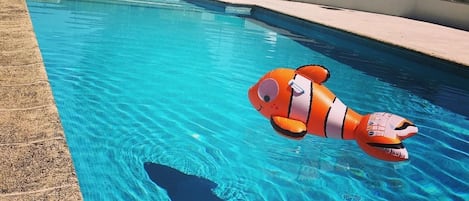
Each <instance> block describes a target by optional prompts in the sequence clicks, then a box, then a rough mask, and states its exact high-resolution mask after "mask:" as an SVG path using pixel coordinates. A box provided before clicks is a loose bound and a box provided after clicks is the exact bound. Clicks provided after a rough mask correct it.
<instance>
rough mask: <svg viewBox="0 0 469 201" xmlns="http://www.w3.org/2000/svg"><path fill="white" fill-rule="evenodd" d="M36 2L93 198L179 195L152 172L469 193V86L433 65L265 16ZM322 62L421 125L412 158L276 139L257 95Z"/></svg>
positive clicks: (390, 192)
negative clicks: (258, 86)
mask: <svg viewBox="0 0 469 201" xmlns="http://www.w3.org/2000/svg"><path fill="white" fill-rule="evenodd" d="M28 6H29V9H30V13H31V17H32V20H33V25H34V29H35V32H36V34H37V37H38V41H39V45H40V49H41V52H42V54H43V57H44V61H45V65H46V69H47V73H48V76H49V79H50V82H51V85H52V89H53V93H54V97H55V100H56V102H57V106H58V109H59V114H60V116H61V120H62V124H63V126H64V130H65V134H66V138H67V142H68V145H69V147H70V150H71V153H72V157H73V161H74V165H75V168H76V171H77V174H78V179H79V182H80V188H81V190H82V193H83V196H84V199H85V200H166V199H168V195H167V193H166V192H165V191H164V190H163V189H162V188H160V187H158V186H157V185H156V184H155V183H153V182H152V181H151V180H150V178H149V177H148V175H147V173H146V172H145V170H144V164H145V162H153V163H158V164H163V165H166V166H169V167H172V168H174V169H177V170H179V171H181V172H184V173H186V174H191V175H197V176H200V177H203V178H206V179H208V180H211V181H213V182H214V183H216V184H218V186H217V188H215V190H214V191H215V193H216V195H217V196H218V197H220V198H223V199H226V200H269V201H270V200H398V199H401V200H410V199H416V200H464V199H465V198H467V197H468V196H469V195H468V192H469V186H468V183H467V181H468V178H467V177H468V176H467V175H468V174H467V172H468V167H467V165H468V164H469V161H468V159H469V157H468V153H467V152H468V148H467V142H468V136H467V135H468V133H469V130H468V129H467V125H468V123H469V120H468V119H469V114H468V113H469V111H468V110H467V103H468V102H469V97H468V94H469V93H468V92H469V89H468V87H469V81H468V79H467V77H465V76H467V75H455V74H453V73H450V72H447V71H444V70H441V69H440V68H434V66H430V65H429V64H438V65H440V63H438V62H435V61H434V60H431V59H428V58H423V57H422V58H421V57H419V56H415V55H414V54H413V53H408V52H403V51H400V50H392V48H389V47H386V46H384V47H383V46H381V45H379V44H376V43H373V42H367V41H365V40H362V39H359V38H355V37H353V36H349V35H345V34H342V33H338V32H335V31H333V30H329V29H325V28H321V27H315V29H311V30H306V31H304V30H300V29H301V27H288V26H294V25H295V24H296V23H297V21H295V19H287V18H282V17H281V16H275V17H276V18H272V17H271V15H272V13H271V12H270V11H268V10H263V9H259V10H257V11H255V12H253V13H252V15H251V16H252V17H249V16H245V17H240V16H236V15H230V14H226V13H224V12H221V11H223V9H221V10H217V9H216V8H218V7H216V6H215V10H209V9H208V8H206V7H205V6H206V5H205V4H198V5H194V4H190V3H187V2H183V1H139V2H134V3H129V2H127V3H125V2H120V3H116V2H114V3H110V1H105V2H104V1H102V2H95V1H94V2H92V1H60V3H44V2H34V1H28ZM254 17H255V18H254ZM256 19H263V20H267V21H259V20H256ZM286 22H289V23H286ZM274 24H275V25H277V26H276V27H274V26H272V25H274ZM280 27H284V28H292V29H294V30H296V32H290V31H287V30H285V29H282V28H280ZM298 33H304V34H305V35H308V38H306V37H304V36H301V35H299V34H298ZM370 50H375V51H370ZM376 50H380V51H376ZM381 50H388V51H386V52H382V51H381ZM309 63H317V64H322V65H325V66H326V67H328V68H329V70H330V71H331V78H330V79H329V81H328V82H327V83H326V85H327V86H328V87H329V88H330V89H331V90H332V91H334V92H335V93H336V94H337V95H338V97H340V98H341V100H342V101H343V102H344V103H346V104H347V105H348V106H350V107H351V108H353V109H355V110H356V111H357V112H360V113H369V112H373V111H388V112H392V113H395V114H399V115H402V116H404V117H408V118H409V119H411V120H413V121H414V123H416V124H417V125H418V126H419V129H420V132H419V134H418V135H416V136H414V137H412V138H410V139H408V140H406V146H407V149H408V150H409V153H410V157H411V158H410V160H409V161H408V162H403V163H389V162H382V161H378V160H376V159H373V158H371V157H368V156H367V155H366V154H364V153H363V152H362V151H361V150H360V149H359V148H358V147H357V145H356V144H355V143H354V142H352V141H349V142H346V141H336V140H332V139H322V138H318V137H314V136H308V137H307V138H306V139H304V140H302V141H292V140H288V139H285V138H283V137H281V136H278V135H277V134H275V132H274V131H273V130H272V128H271V127H270V124H269V123H268V121H266V120H265V119H264V118H263V117H261V116H260V115H259V114H258V113H257V111H256V110H255V109H254V108H252V107H251V105H250V103H249V101H248V99H247V89H248V88H249V87H250V86H251V85H252V84H253V83H255V82H256V81H257V80H258V79H259V77H260V76H262V75H263V74H264V73H265V72H267V71H269V70H271V69H273V68H276V67H279V66H288V67H292V68H294V67H297V66H300V65H303V64H309ZM441 65H446V64H441ZM370 103H373V104H370Z"/></svg>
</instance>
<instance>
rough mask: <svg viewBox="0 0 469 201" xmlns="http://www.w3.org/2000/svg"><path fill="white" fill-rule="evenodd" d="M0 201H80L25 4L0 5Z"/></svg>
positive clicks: (5, 0)
mask: <svg viewBox="0 0 469 201" xmlns="http://www.w3.org/2000/svg"><path fill="white" fill-rule="evenodd" d="M0 200H82V195H81V193H80V189H79V185H78V180H77V177H76V174H75V170H74V167H73V164H72V160H71V157H70V153H69V150H68V147H67V143H66V142H65V138H64V132H63V129H62V125H61V123H60V119H59V116H58V112H57V108H56V105H55V102H54V99H53V97H52V92H51V88H50V85H49V81H48V79H47V74H46V72H45V68H44V64H43V61H42V57H41V53H40V51H39V48H38V43H37V40H36V37H35V34H34V32H33V29H32V24H31V20H30V17H29V13H28V11H27V8H26V4H25V2H24V0H1V1H0Z"/></svg>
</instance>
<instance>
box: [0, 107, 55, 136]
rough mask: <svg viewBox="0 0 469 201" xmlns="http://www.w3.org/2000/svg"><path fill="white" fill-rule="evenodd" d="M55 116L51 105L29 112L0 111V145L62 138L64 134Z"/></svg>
mask: <svg viewBox="0 0 469 201" xmlns="http://www.w3.org/2000/svg"><path fill="white" fill-rule="evenodd" d="M56 114H57V110H56V107H55V105H53V104H51V105H47V106H43V107H39V108H34V109H29V110H13V111H12V110H4V111H0V145H1V144H4V145H12V144H18V143H24V142H32V141H38V140H43V139H50V138H62V137H63V135H64V134H63V131H62V128H61V125H60V119H59V118H58V116H57V115H56ZM18 133H24V135H18Z"/></svg>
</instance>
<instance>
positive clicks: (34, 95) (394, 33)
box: [0, 0, 469, 200]
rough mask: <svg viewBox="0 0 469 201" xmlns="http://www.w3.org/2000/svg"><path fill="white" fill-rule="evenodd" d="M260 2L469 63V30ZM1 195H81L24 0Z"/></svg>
mask: <svg viewBox="0 0 469 201" xmlns="http://www.w3.org/2000/svg"><path fill="white" fill-rule="evenodd" d="M224 1H225V2H228V3H233V4H244V5H257V6H260V7H264V8H267V9H270V10H274V11H277V12H280V13H284V14H287V15H290V16H295V17H297V18H302V19H305V20H308V21H312V22H315V23H319V24H322V25H325V26H329V27H333V28H336V29H339V30H343V31H347V32H350V33H354V34H357V35H361V36H365V37H368V38H372V39H375V40H378V41H382V42H385V43H388V44H393V45H397V46H400V47H403V48H406V49H411V50H414V51H417V52H421V53H424V54H428V55H431V56H434V57H437V58H441V59H444V60H449V61H452V62H455V63H458V64H462V65H465V66H469V56H468V55H469V32H466V31H461V30H457V29H452V28H447V27H444V26H439V25H435V24H430V23H425V22H420V21H415V20H409V19H406V18H400V17H393V16H386V15H380V14H372V13H366V12H360V11H353V10H347V9H340V10H335V9H326V8H324V7H321V6H319V5H314V4H307V3H298V2H290V1H280V0H224ZM0 39H1V43H0V55H1V57H0V200H82V199H83V198H82V195H81V193H80V188H79V185H78V180H77V177H76V173H75V170H74V167H73V163H72V160H71V156H70V152H69V149H68V146H67V144H66V140H65V137H64V132H63V128H62V125H61V122H60V119H59V116H58V111H57V107H56V105H55V102H54V99H53V96H52V91H51V88H50V84H49V81H48V78H47V74H46V71H45V67H44V64H43V60H42V57H41V53H40V50H39V47H38V43H37V40H36V37H35V34H34V31H33V28H32V24H31V20H30V16H29V13H28V11H27V7H26V4H25V1H24V0H2V1H0Z"/></svg>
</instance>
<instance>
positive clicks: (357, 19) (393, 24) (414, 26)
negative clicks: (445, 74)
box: [219, 0, 469, 67]
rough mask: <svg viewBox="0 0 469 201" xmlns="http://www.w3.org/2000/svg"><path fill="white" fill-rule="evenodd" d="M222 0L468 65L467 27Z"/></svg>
mask: <svg viewBox="0 0 469 201" xmlns="http://www.w3.org/2000/svg"><path fill="white" fill-rule="evenodd" d="M219 1H222V2H226V3H232V4H244V5H257V6H260V7H264V8H268V9H270V10H274V11H277V12H280V13H284V14H287V15H290V16H294V17H297V18H300V19H304V20H308V21H312V22H315V23H318V24H322V25H324V26H328V27H332V28H336V29H339V30H342V31H346V32H350V33H354V34H357V35H361V36H365V37H368V38H371V39H375V40H378V41H381V42H384V43H388V44H391V45H395V46H399V47H403V48H406V49H410V50H413V51H416V52H420V53H423V54H426V55H430V56H434V57H437V58H440V59H444V60H448V61H452V62H454V63H459V64H462V65H465V66H467V67H469V32H468V31H462V30H459V29H454V28H448V27H445V26H440V25H436V24H431V23H427V22H422V21H417V20H411V19H407V18H402V17H395V16H388V15H382V14H374V13H368V12H361V11H355V10H347V9H340V10H333V9H325V8H324V6H320V5H314V4H308V3H301V2H292V1H284V0H219ZM370 1H372V0H370ZM468 20H469V19H468Z"/></svg>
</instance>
